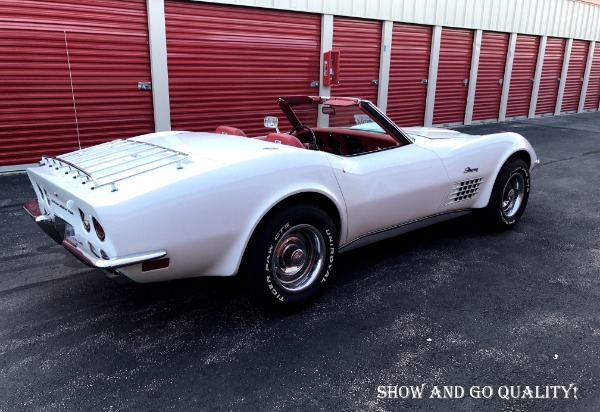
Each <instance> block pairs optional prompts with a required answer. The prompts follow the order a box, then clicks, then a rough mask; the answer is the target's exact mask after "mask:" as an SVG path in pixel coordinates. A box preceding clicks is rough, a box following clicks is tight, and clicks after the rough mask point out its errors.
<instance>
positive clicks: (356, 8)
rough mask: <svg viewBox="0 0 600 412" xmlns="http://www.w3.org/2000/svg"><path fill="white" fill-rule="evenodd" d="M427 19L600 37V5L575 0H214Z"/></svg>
mask: <svg viewBox="0 0 600 412" xmlns="http://www.w3.org/2000/svg"><path fill="white" fill-rule="evenodd" d="M209 1H210V2H213V3H228V4H236V5H244V6H253V7H265V8H279V9H290V10H296V11H304V12H311V13H323V14H333V15H341V16H348V17H363V18H367V19H378V20H390V21H400V22H404V23H416V24H425V25H431V26H435V25H439V26H448V27H463V28H469V29H484V30H489V31H498V32H506V33H513V32H514V33H523V34H535V35H541V36H554V37H565V38H577V39H585V40H600V24H598V22H599V21H600V7H598V6H595V5H591V4H585V3H582V2H576V1H571V0H427V1H426V2H424V1H423V0H403V1H399V0H378V1H373V0H343V1H339V0H338V1H333V0H328V1H315V0H209Z"/></svg>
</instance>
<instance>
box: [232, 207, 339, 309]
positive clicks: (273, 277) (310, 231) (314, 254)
mask: <svg viewBox="0 0 600 412" xmlns="http://www.w3.org/2000/svg"><path fill="white" fill-rule="evenodd" d="M337 250H338V235H337V230H336V228H335V225H334V224H333V222H332V221H331V218H330V217H329V216H328V215H327V214H326V213H325V212H323V211H322V210H321V209H319V208H317V207H315V206H312V205H296V206H292V207H288V208H285V209H281V210H279V211H277V212H275V213H274V214H273V215H272V216H268V217H267V218H266V219H265V221H264V222H263V223H262V224H261V225H259V227H258V228H257V230H256V232H255V234H254V235H253V237H252V239H251V241H250V244H249V246H248V250H247V252H246V255H245V259H244V263H243V272H244V276H245V280H246V283H247V286H248V288H249V290H250V292H251V293H252V294H253V295H254V296H255V297H257V298H259V299H260V300H261V301H263V302H264V303H267V304H268V305H270V306H275V307H280V308H291V307H298V306H302V305H305V304H307V303H310V302H312V301H313V300H314V299H315V298H316V297H317V296H318V295H319V294H320V293H321V292H322V290H323V288H324V286H325V283H326V282H327V280H328V279H329V277H330V275H331V273H332V271H333V266H334V263H335V260H336V256H337Z"/></svg>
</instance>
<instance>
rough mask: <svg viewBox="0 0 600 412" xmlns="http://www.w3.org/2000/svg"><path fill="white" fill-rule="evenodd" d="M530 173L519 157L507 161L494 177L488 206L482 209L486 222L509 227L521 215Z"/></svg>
mask: <svg viewBox="0 0 600 412" xmlns="http://www.w3.org/2000/svg"><path fill="white" fill-rule="evenodd" d="M529 189H530V175H529V169H528V167H527V164H526V163H525V162H524V161H523V160H521V159H512V160H509V161H507V162H506V163H505V164H504V166H502V169H500V173H498V176H497V177H496V182H495V183H494V187H493V189H492V194H491V196H490V201H489V203H488V206H487V207H486V208H485V209H483V217H484V218H485V220H486V222H487V223H488V224H489V225H490V226H492V228H495V229H501V230H502V229H510V228H511V227H513V226H514V225H516V224H517V222H518V221H519V220H520V219H521V216H523V212H524V211H525V207H526V206H527V201H528V200H529Z"/></svg>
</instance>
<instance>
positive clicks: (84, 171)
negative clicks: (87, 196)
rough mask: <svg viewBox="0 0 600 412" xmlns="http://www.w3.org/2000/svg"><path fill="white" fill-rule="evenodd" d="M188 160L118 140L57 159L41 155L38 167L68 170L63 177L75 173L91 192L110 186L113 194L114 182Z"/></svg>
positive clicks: (160, 149) (155, 147) (172, 152)
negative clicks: (89, 184)
mask: <svg viewBox="0 0 600 412" xmlns="http://www.w3.org/2000/svg"><path fill="white" fill-rule="evenodd" d="M187 157H188V154H186V153H183V152H179V151H177V150H172V149H169V148H166V147H163V146H159V145H155V144H152V143H147V142H139V141H136V140H123V139H118V140H113V141H111V142H107V143H103V144H100V145H97V146H93V147H90V148H87V149H82V150H77V151H75V152H71V153H67V154H64V155H60V156H56V157H51V156H42V160H41V161H40V163H39V164H40V166H45V165H48V166H49V167H54V168H55V169H56V170H59V169H62V168H67V169H68V170H67V171H65V174H66V175H68V174H71V173H75V176H73V179H84V181H83V182H82V184H88V183H92V184H93V187H92V188H91V189H92V190H94V189H97V188H99V187H103V186H108V185H110V186H111V188H112V191H113V192H116V191H117V190H118V189H117V186H116V182H119V181H121V180H124V179H128V178H130V177H133V176H138V175H141V174H143V173H147V172H150V171H152V170H156V169H159V168H161V167H165V166H168V165H174V164H176V165H177V169H182V168H183V166H182V162H183V161H184V160H185V159H187Z"/></svg>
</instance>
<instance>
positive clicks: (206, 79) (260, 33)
mask: <svg viewBox="0 0 600 412" xmlns="http://www.w3.org/2000/svg"><path fill="white" fill-rule="evenodd" d="M165 13H166V25H167V50H168V64H169V85H170V97H171V124H172V128H173V129H174V130H177V129H183V130H197V131H214V130H215V129H216V127H217V126H219V125H229V126H234V127H238V128H241V129H243V130H244V131H245V132H246V133H247V134H248V135H258V134H265V133H266V132H267V129H265V128H264V126H263V118H264V116H266V115H277V116H279V117H280V118H281V117H282V116H280V114H279V108H278V106H277V98H278V97H279V96H281V95H282V94H287V95H294V94H303V95H310V94H318V89H315V88H311V87H310V82H311V81H318V80H319V63H320V57H319V55H320V41H321V32H320V25H321V16H318V15H313V14H304V13H293V12H287V11H286V12H284V11H276V10H261V9H248V8H241V7H229V6H220V5H211V4H204V3H194V2H188V1H173V0H170V1H167V2H166V3H165ZM315 118H316V113H315Z"/></svg>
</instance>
